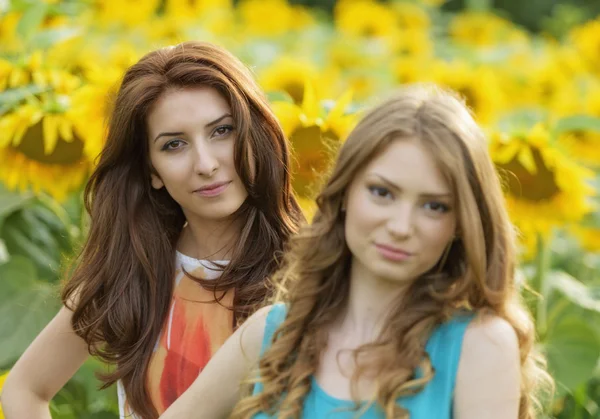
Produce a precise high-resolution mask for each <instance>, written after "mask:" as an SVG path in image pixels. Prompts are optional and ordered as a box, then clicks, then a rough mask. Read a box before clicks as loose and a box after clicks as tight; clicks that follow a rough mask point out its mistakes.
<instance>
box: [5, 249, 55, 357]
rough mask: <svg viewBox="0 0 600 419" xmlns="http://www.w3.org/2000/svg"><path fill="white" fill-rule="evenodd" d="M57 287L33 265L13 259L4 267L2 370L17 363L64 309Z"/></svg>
mask: <svg viewBox="0 0 600 419" xmlns="http://www.w3.org/2000/svg"><path fill="white" fill-rule="evenodd" d="M60 306H61V304H60V300H59V298H58V295H57V290H56V288H55V287H54V286H52V285H50V284H48V283H46V282H43V281H40V280H39V279H38V278H37V274H36V269H35V266H34V265H33V263H32V262H30V261H29V260H27V259H26V258H23V257H19V256H13V257H12V258H11V259H10V261H8V262H7V263H5V264H3V265H0V319H1V321H0V342H2V345H0V366H8V365H9V364H11V363H13V362H14V361H15V360H16V359H17V358H18V357H19V356H20V355H21V354H22V353H23V351H24V350H25V349H26V348H27V346H29V344H30V343H31V342H32V341H33V339H34V338H35V337H36V336H37V334H38V333H39V332H40V331H41V330H42V329H43V328H44V326H45V325H46V324H47V323H48V322H49V321H50V320H51V319H52V317H53V316H54V315H55V314H56V312H57V311H58V309H59V308H60Z"/></svg>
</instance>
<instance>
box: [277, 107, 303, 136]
mask: <svg viewBox="0 0 600 419" xmlns="http://www.w3.org/2000/svg"><path fill="white" fill-rule="evenodd" d="M271 108H272V109H273V112H274V113H275V115H276V116H277V119H278V120H279V122H280V124H281V127H282V128H283V132H284V133H285V136H286V137H289V136H290V135H291V134H292V132H294V130H295V129H296V128H297V127H298V126H299V125H300V115H301V114H302V111H301V110H300V108H299V107H298V106H297V105H295V104H293V103H289V102H274V103H273V104H272V105H271Z"/></svg>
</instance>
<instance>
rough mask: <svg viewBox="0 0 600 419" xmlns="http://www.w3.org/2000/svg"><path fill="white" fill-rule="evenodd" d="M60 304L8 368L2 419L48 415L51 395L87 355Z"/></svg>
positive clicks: (67, 311)
mask: <svg viewBox="0 0 600 419" xmlns="http://www.w3.org/2000/svg"><path fill="white" fill-rule="evenodd" d="M71 316H72V312H71V310H69V309H67V308H66V307H63V308H62V309H61V310H60V311H59V312H58V314H57V315H56V316H55V317H54V319H52V321H51V322H50V323H48V325H47V326H46V327H45V328H44V330H42V332H41V333H40V334H39V335H38V336H37V337H36V338H35V340H34V341H33V343H32V344H31V345H30V346H29V348H27V350H26V351H25V353H24V354H23V355H22V356H21V358H20V359H19V360H18V361H17V363H16V364H15V365H14V367H13V368H12V369H11V371H10V373H9V374H8V377H7V379H6V382H5V384H4V387H3V389H2V395H1V396H0V400H1V402H2V409H3V411H4V415H5V417H6V419H21V418H30V419H42V418H43V419H50V411H49V404H50V400H51V399H52V397H54V395H55V394H56V393H57V392H58V391H59V390H60V389H61V388H62V387H63V386H64V385H65V384H66V382H67V381H68V380H69V379H70V378H71V377H72V376H73V374H75V372H76V371H77V370H78V369H79V367H80V366H81V365H82V364H83V363H84V361H85V360H86V359H87V357H88V356H89V354H88V347H87V344H86V343H85V342H84V341H83V339H81V338H80V337H79V336H77V335H76V334H75V332H74V331H73V328H72V327H71Z"/></svg>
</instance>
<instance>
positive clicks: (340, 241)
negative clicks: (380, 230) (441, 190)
mask: <svg viewBox="0 0 600 419" xmlns="http://www.w3.org/2000/svg"><path fill="white" fill-rule="evenodd" d="M393 141H417V142H418V143H419V144H421V145H422V146H423V147H425V148H426V149H427V150H429V152H430V154H431V156H433V158H435V160H436V161H437V163H438V165H439V167H440V170H441V171H442V173H443V174H444V176H445V177H446V179H447V181H448V183H449V185H451V188H452V191H453V195H454V196H455V197H456V212H457V225H458V228H459V231H460V237H459V238H457V239H456V240H454V241H452V242H451V244H449V247H448V253H447V257H444V256H442V257H441V258H440V260H439V261H438V262H437V263H436V265H435V266H434V267H433V268H432V269H431V270H430V271H429V272H426V273H424V274H423V275H422V276H421V277H420V278H418V279H416V280H415V281H414V283H413V284H412V285H411V287H410V289H409V290H408V291H407V293H406V295H405V296H404V297H403V298H402V299H401V301H397V303H396V304H394V306H393V309H392V310H391V311H390V313H388V317H387V318H386V319H385V323H384V327H383V331H382V333H381V335H380V338H379V339H378V340H377V341H375V342H372V343H369V344H366V345H364V346H362V347H360V348H358V349H357V350H356V351H355V352H354V356H355V360H356V361H357V364H358V368H357V369H356V371H355V372H354V374H353V377H352V380H351V384H352V387H351V388H352V389H353V395H354V394H356V392H355V391H354V390H355V389H356V387H355V386H356V383H357V380H358V377H359V376H360V375H361V373H363V372H365V371H367V370H368V371H369V373H370V374H369V376H375V377H376V389H377V391H376V394H375V396H374V401H376V402H377V403H378V404H379V406H381V408H382V409H383V411H384V412H385V417H386V418H387V419H391V418H407V417H408V412H407V411H406V410H405V409H403V408H402V407H401V406H400V405H398V403H397V400H398V398H399V397H402V396H409V395H412V394H415V393H416V392H419V391H420V390H421V389H422V388H423V387H424V386H425V384H427V382H428V381H429V380H431V378H432V377H433V375H434V374H435V372H434V371H433V368H432V365H431V362H430V361H429V358H428V356H427V355H426V353H425V344H426V341H427V338H428V337H429V335H430V333H431V331H432V330H433V329H434V328H435V327H436V326H437V325H439V324H441V323H443V322H444V321H446V320H448V319H449V318H450V317H452V316H453V315H454V314H456V313H457V312H459V311H461V310H464V309H467V310H472V311H474V312H476V313H481V312H487V313H490V314H493V315H495V316H499V317H501V318H503V319H505V320H506V321H507V322H508V323H510V325H511V326H512V327H513V329H514V331H515V333H516V335H517V339H518V342H519V350H520V355H521V356H520V360H521V399H520V406H519V418H520V419H532V418H533V417H534V405H535V402H536V400H535V394H536V390H538V389H540V388H542V385H543V387H545V388H546V389H548V388H551V381H552V380H551V378H550V376H549V375H548V374H547V373H546V372H545V370H544V362H543V359H542V358H541V357H540V356H539V355H538V354H537V353H536V352H535V350H534V337H535V336H534V335H535V333H534V332H535V331H534V326H533V322H532V320H531V318H530V316H529V314H528V313H527V311H526V310H525V308H524V307H523V305H522V304H521V302H520V299H519V290H518V287H517V286H516V284H515V275H514V270H515V251H514V235H513V227H512V225H511V223H510V221H509V218H508V215H507V212H506V205H505V203H504V199H503V196H502V191H501V183H500V181H499V177H498V176H497V174H496V172H495V170H494V166H493V164H492V161H491V159H490V156H489V154H488V151H487V144H486V141H485V138H484V136H483V133H482V131H481V130H480V129H479V127H478V126H477V125H476V123H475V121H474V120H473V118H472V116H471V115H470V113H469V112H468V110H467V108H466V106H465V105H464V103H462V102H461V101H460V100H459V99H458V98H457V97H456V96H455V95H454V94H452V93H451V92H447V91H443V90H439V89H436V88H432V87H423V86H418V87H412V88H407V89H405V90H403V91H401V92H399V93H397V94H396V95H395V96H393V97H392V98H391V99H389V100H388V101H386V102H384V103H382V104H381V105H379V106H377V107H376V108H375V109H373V110H372V111H371V112H369V113H368V114H367V115H366V116H365V117H364V118H363V119H362V121H361V122H359V124H358V126H357V127H356V128H355V129H354V130H353V131H352V133H351V134H350V136H349V137H348V139H347V140H346V142H345V143H344V145H343V146H342V147H341V150H340V153H339V157H338V159H337V162H336V164H335V167H334V169H333V173H332V175H331V177H330V178H329V180H328V182H327V184H326V185H325V187H324V188H323V190H322V192H321V193H320V195H319V196H318V198H317V204H318V210H317V212H316V214H315V216H314V220H313V222H312V224H311V225H309V226H306V227H305V228H303V229H302V230H301V231H300V233H299V234H298V235H296V236H294V237H293V238H292V240H291V245H290V247H291V250H290V252H288V253H287V254H286V257H285V260H284V262H283V264H282V269H281V270H280V271H279V272H278V273H276V274H275V276H274V281H275V283H276V284H279V290H280V292H279V293H278V295H276V296H275V299H274V300H275V301H284V302H286V303H287V304H288V314H287V317H286V319H285V321H284V322H283V323H282V324H281V326H280V327H279V328H278V330H277V331H276V332H275V339H274V342H273V344H272V346H271V347H270V348H269V350H268V351H267V352H266V353H265V355H264V357H263V358H262V359H261V361H260V366H259V374H258V377H259V378H258V380H257V381H258V382H261V383H262V384H263V386H264V391H262V392H260V393H259V394H257V395H255V396H251V397H247V398H245V399H242V400H241V401H240V403H239V404H238V405H237V406H236V408H235V410H234V412H233V415H232V418H236V419H238V418H244V419H248V418H251V417H253V416H254V414H256V413H257V412H260V411H265V412H269V413H271V414H273V413H275V412H277V417H278V418H285V419H295V418H299V417H301V414H302V406H303V400H304V398H305V397H306V394H307V393H308V392H309V391H310V388H311V376H312V375H314V374H315V373H316V372H317V371H318V368H319V360H320V355H321V351H323V349H324V348H325V347H326V344H327V335H326V334H327V330H328V329H329V327H330V326H331V324H332V323H333V322H334V321H335V320H336V319H337V318H338V316H339V315H340V313H342V311H343V310H344V308H345V307H346V304H347V299H348V294H349V291H350V285H349V280H348V274H349V269H350V264H351V259H352V254H351V252H350V250H349V248H348V246H347V244H346V238H345V233H344V222H345V221H344V215H343V213H342V210H341V208H342V203H343V200H344V195H345V193H346V192H347V190H348V187H349V186H350V185H351V183H352V182H353V180H354V179H355V177H356V175H357V173H359V172H360V171H361V170H362V169H363V168H365V167H366V166H367V165H368V163H369V162H370V161H371V160H372V159H373V158H375V157H376V156H378V155H379V154H380V153H382V152H385V150H386V148H387V147H388V145H389V144H390V143H391V142H393ZM366 354H368V355H369V356H368V359H369V360H373V362H369V363H363V362H358V361H360V360H363V359H367V358H363V357H362V356H363V355H366ZM418 368H420V369H421V371H422V373H423V374H422V376H421V377H418V378H416V375H415V371H416V370H417V369H418ZM253 381H254V382H256V380H253ZM353 398H355V399H356V397H353ZM357 404H358V400H357Z"/></svg>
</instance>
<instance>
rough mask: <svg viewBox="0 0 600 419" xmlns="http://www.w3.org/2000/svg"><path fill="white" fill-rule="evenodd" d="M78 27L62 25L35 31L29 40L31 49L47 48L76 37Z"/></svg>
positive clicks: (79, 30) (78, 31)
mask: <svg viewBox="0 0 600 419" xmlns="http://www.w3.org/2000/svg"><path fill="white" fill-rule="evenodd" d="M81 32H82V31H81V29H80V28H73V27H63V28H58V29H47V30H43V31H39V32H36V33H35V34H34V35H33V36H32V38H31V41H30V42H29V47H30V48H32V49H48V48H50V47H52V46H54V45H56V44H58V43H59V42H62V41H66V40H67V39H71V38H74V37H76V36H77V35H79V34H80V33H81Z"/></svg>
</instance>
